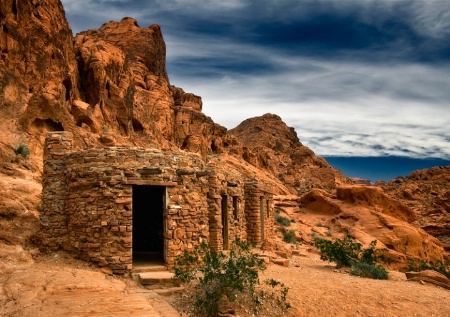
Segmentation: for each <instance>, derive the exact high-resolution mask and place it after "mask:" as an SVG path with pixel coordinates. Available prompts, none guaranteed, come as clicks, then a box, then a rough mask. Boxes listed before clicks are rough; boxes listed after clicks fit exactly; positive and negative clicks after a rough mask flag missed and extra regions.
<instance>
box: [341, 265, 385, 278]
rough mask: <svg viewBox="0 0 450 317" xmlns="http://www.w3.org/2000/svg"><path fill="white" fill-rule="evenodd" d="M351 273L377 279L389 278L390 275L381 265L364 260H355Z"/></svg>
mask: <svg viewBox="0 0 450 317" xmlns="http://www.w3.org/2000/svg"><path fill="white" fill-rule="evenodd" d="M350 274H351V275H356V276H360V277H366V278H373V279H377V280H387V279H388V276H389V273H388V272H387V271H386V269H385V268H384V267H382V266H381V265H376V264H368V263H363V262H354V263H353V264H352V269H351V271H350Z"/></svg>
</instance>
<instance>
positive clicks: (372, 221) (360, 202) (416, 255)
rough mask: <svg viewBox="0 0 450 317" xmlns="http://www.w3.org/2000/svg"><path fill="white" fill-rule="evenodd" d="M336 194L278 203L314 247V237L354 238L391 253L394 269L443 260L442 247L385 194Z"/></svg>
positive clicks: (370, 190)
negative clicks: (415, 262) (411, 264)
mask: <svg viewBox="0 0 450 317" xmlns="http://www.w3.org/2000/svg"><path fill="white" fill-rule="evenodd" d="M336 192H337V194H336V195H334V196H333V195H332V194H329V193H327V192H325V191H324V190H320V189H314V190H312V191H310V192H309V193H307V194H305V195H303V196H302V197H301V198H300V199H292V197H291V199H289V198H288V197H277V198H276V200H275V202H276V204H277V205H278V208H279V209H280V210H281V211H283V212H284V213H286V215H287V216H288V217H289V218H291V219H294V220H295V224H292V225H291V227H293V228H294V230H297V239H298V240H301V241H304V242H307V243H312V242H313V234H318V235H320V236H323V237H325V238H330V239H332V238H336V237H337V238H343V237H344V236H346V235H350V236H351V237H353V238H354V239H356V240H358V241H360V242H361V243H363V244H364V245H365V246H366V247H368V245H369V244H370V242H371V241H373V240H375V239H376V240H378V244H377V247H378V248H388V249H389V253H388V256H389V258H390V259H391V260H392V263H391V267H392V268H402V267H405V266H406V264H407V260H408V259H414V260H424V261H436V260H442V259H443V255H444V250H443V247H442V245H441V243H440V242H439V241H438V240H437V239H436V238H434V237H432V236H430V235H428V234H427V233H426V232H425V231H424V230H422V229H420V228H417V227H416V226H414V225H412V224H410V223H408V221H409V222H410V221H413V220H414V219H415V214H414V212H413V211H412V210H410V209H409V208H408V207H407V206H405V205H404V204H402V203H400V202H398V201H396V200H394V199H392V198H390V197H389V196H387V195H386V194H384V193H383V192H382V190H381V189H380V188H377V187H369V186H360V185H350V186H349V185H347V186H342V187H338V188H337V189H336ZM288 201H290V203H288ZM295 203H297V206H296V207H297V208H294V205H295Z"/></svg>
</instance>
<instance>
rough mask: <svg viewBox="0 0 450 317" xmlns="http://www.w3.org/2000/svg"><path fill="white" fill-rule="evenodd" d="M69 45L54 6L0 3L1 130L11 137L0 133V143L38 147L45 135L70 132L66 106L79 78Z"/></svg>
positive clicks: (51, 2) (54, 0) (13, 0)
mask: <svg viewBox="0 0 450 317" xmlns="http://www.w3.org/2000/svg"><path fill="white" fill-rule="evenodd" d="M72 40H73V38H72V31H71V29H70V27H69V25H68V23H67V21H66V19H65V16H64V9H63V7H62V4H61V2H60V1H59V0H48V1H37V0H32V1H17V0H5V1H2V2H1V3H0V86H1V90H0V107H1V113H0V116H1V118H2V120H4V121H5V125H4V130H9V131H13V132H14V134H15V137H14V138H11V136H10V135H7V134H6V133H5V132H3V133H2V134H1V138H0V140H1V141H2V143H4V144H8V145H9V144H10V142H15V141H16V140H17V139H19V138H21V137H23V138H27V139H30V138H31V141H30V142H36V139H37V140H38V143H39V140H40V141H42V142H41V143H43V137H42V135H43V134H45V132H46V131H48V130H55V129H58V130H62V129H73V128H74V124H73V120H72V119H71V118H72V117H71V115H70V104H71V101H72V100H74V99H76V98H78V90H77V88H76V87H77V85H78V75H77V63H76V60H75V54H74V52H73V43H72ZM17 119H19V120H18V121H19V122H18V121H17ZM17 123H19V126H17ZM23 132H27V134H24V133H23ZM30 136H31V137H30ZM14 139H16V140H14ZM40 153H42V152H40Z"/></svg>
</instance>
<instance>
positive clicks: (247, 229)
mask: <svg viewBox="0 0 450 317" xmlns="http://www.w3.org/2000/svg"><path fill="white" fill-rule="evenodd" d="M72 141H73V137H72V134H71V133H70V132H50V133H49V134H48V135H47V137H46V141H45V149H44V173H43V194H42V199H43V205H44V208H43V211H42V214H41V232H40V235H41V240H42V243H43V245H44V247H46V248H49V249H51V250H57V249H63V250H67V251H70V252H73V253H75V254H76V255H77V256H78V257H80V258H81V259H83V260H86V261H90V262H93V263H97V264H98V265H99V266H101V267H108V268H110V269H111V270H112V272H114V273H116V274H124V273H126V272H127V271H130V270H132V269H133V266H137V265H138V263H142V262H145V261H148V260H150V259H151V261H153V262H154V261H159V262H161V263H164V264H165V265H167V266H171V265H173V263H174V260H175V258H176V256H177V255H178V254H180V253H181V252H182V250H184V249H186V248H187V249H191V248H193V247H194V246H195V245H198V244H199V243H200V242H202V241H207V242H209V243H210V245H211V248H212V249H213V250H216V251H221V250H227V249H228V248H229V247H230V243H231V242H232V241H233V240H234V239H235V238H236V237H239V238H241V239H242V240H246V241H250V242H254V243H256V244H261V243H262V242H263V241H264V240H266V239H267V240H270V239H271V238H272V236H273V230H274V217H273V195H272V193H271V188H270V186H268V185H267V184H264V183H261V182H258V181H257V180H250V179H246V178H244V177H243V176H242V175H241V174H239V173H238V172H236V171H233V170H230V169H224V168H222V167H220V166H217V165H215V164H213V163H209V164H208V163H205V161H204V160H203V159H202V158H201V157H200V156H199V155H197V154H193V153H188V152H184V151H178V152H174V151H172V150H171V151H163V150H159V149H144V148H136V147H109V148H92V149H87V150H80V151H72Z"/></svg>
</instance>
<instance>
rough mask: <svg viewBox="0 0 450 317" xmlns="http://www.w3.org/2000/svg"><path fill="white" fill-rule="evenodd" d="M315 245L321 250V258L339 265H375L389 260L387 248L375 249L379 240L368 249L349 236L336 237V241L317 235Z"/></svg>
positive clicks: (373, 242)
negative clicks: (385, 254)
mask: <svg viewBox="0 0 450 317" xmlns="http://www.w3.org/2000/svg"><path fill="white" fill-rule="evenodd" d="M315 245H316V247H317V248H318V249H319V251H320V258H321V259H322V260H324V261H329V262H335V263H336V266H337V267H343V266H351V265H352V264H353V263H354V262H362V263H367V264H371V265H373V264H375V263H377V262H380V261H381V262H387V261H388V259H387V258H386V257H385V256H384V252H385V251H386V250H387V249H382V250H376V249H375V247H376V246H377V240H374V241H372V242H371V243H370V246H369V247H368V248H367V249H363V248H362V244H361V243H358V242H354V241H353V240H352V238H350V237H349V236H346V237H345V238H344V240H341V239H336V240H335V241H334V242H332V241H330V240H327V239H324V238H321V237H317V236H316V237H315Z"/></svg>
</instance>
